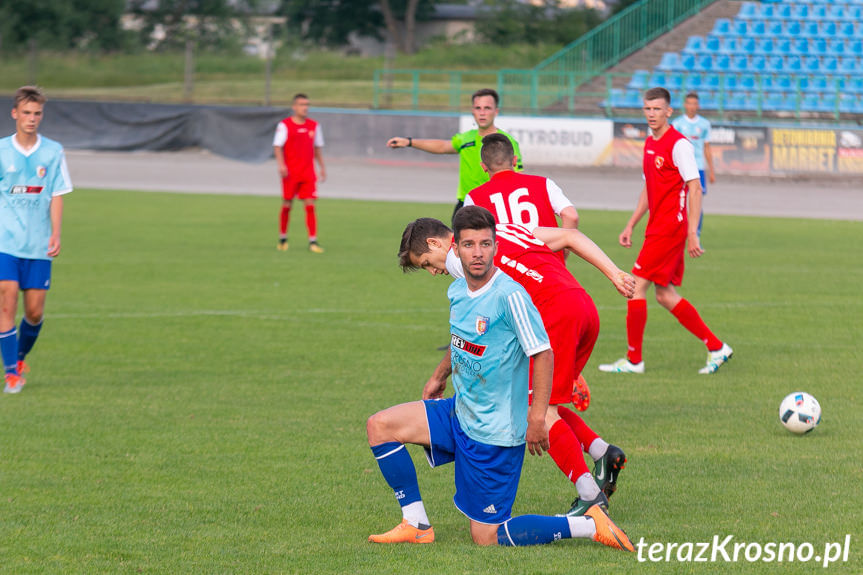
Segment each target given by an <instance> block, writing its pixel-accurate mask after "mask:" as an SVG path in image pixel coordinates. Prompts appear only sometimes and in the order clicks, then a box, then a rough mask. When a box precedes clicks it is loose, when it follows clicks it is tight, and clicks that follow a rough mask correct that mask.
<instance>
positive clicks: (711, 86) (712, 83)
mask: <svg viewBox="0 0 863 575" xmlns="http://www.w3.org/2000/svg"><path fill="white" fill-rule="evenodd" d="M861 78H863V76H861ZM701 87H702V88H703V89H707V90H718V89H719V74H704V75H702V77H701Z"/></svg>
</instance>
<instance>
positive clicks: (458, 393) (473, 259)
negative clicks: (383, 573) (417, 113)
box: [367, 206, 633, 551]
mask: <svg viewBox="0 0 863 575" xmlns="http://www.w3.org/2000/svg"><path fill="white" fill-rule="evenodd" d="M495 225H496V222H495V220H494V216H492V214H491V212H489V211H488V210H486V209H484V208H480V207H477V206H471V207H465V208H462V209H461V210H459V211H458V212H457V213H456V215H455V218H454V220H453V227H454V232H455V248H454V249H455V252H456V255H457V256H458V258H459V259H460V260H461V264H462V267H463V268H464V273H465V277H463V278H461V279H458V280H456V281H454V282H453V283H452V285H451V286H450V288H449V292H448V296H449V300H450V329H451V334H452V335H451V342H452V343H451V346H450V347H451V354H452V357H451V359H452V382H453V387H454V388H455V395H454V396H453V397H450V398H447V399H433V400H426V401H415V402H411V403H405V404H401V405H396V406H394V407H391V408H389V409H385V410H383V411H380V412H378V413H376V414H375V415H373V416H371V417H370V418H369V420H368V424H367V432H368V438H369V445H370V446H371V449H372V453H373V454H374V456H375V459H376V460H377V462H378V465H379V467H380V470H381V473H382V474H383V476H384V479H386V481H387V483H388V484H389V486H390V487H391V488H392V489H393V492H394V493H395V496H396V500H397V501H398V502H399V505H400V506H401V508H402V522H401V523H400V524H399V525H397V526H396V527H395V528H394V529H392V530H390V531H388V532H386V533H383V534H380V535H372V536H370V537H369V541H372V542H375V543H431V542H433V541H434V529H433V528H432V526H431V522H430V521H429V519H428V516H427V514H426V511H425V506H424V505H423V502H422V498H421V497H420V491H419V485H418V482H417V476H416V469H415V468H414V465H413V460H412V459H411V457H410V455H409V454H408V452H407V449H406V448H405V444H406V443H413V444H416V445H422V446H423V447H424V448H425V450H426V456H427V458H428V461H429V464H430V465H431V466H432V467H436V466H438V465H443V464H446V463H450V462H453V461H454V462H455V486H456V492H455V496H454V497H453V501H454V503H455V505H456V507H457V508H458V509H459V511H461V512H462V513H464V514H465V515H466V516H467V518H468V519H469V520H470V533H471V538H472V539H473V541H474V542H475V543H478V544H480V545H495V544H499V545H537V544H543V543H551V542H553V541H557V540H558V539H569V538H585V539H593V540H594V541H597V542H600V543H603V544H604V545H608V546H610V547H615V548H617V549H624V550H627V551H632V550H633V546H632V543H631V542H630V541H629V538H628V537H627V536H626V534H625V533H624V532H623V531H622V530H621V529H620V528H619V527H617V526H616V525H615V524H614V523H613V522H612V521H611V519H610V518H609V517H608V515H607V514H606V512H605V510H604V509H603V508H602V507H601V506H600V505H594V506H592V507H591V508H590V509H588V510H587V512H586V513H585V514H584V515H583V516H579V517H566V516H562V517H550V516H544V515H521V516H517V517H513V516H512V506H513V503H514V501H515V496H516V491H517V489H518V482H519V478H520V476H521V467H522V462H523V460H524V450H525V444H527V447H528V449H529V451H530V452H531V454H533V455H542V453H543V451H548V449H549V441H548V430H547V429H546V424H545V416H546V411H547V410H548V401H549V397H550V394H551V384H552V370H553V367H554V359H553V357H552V351H551V346H550V345H549V342H548V336H547V335H546V332H545V328H544V327H543V324H542V319H541V318H540V315H539V312H538V311H537V309H536V307H534V305H533V303H532V302H531V300H530V297H529V296H528V294H527V292H525V290H524V288H523V287H521V286H520V285H519V284H518V283H516V282H515V281H513V280H512V279H511V278H509V277H508V276H507V275H506V274H504V273H503V272H502V271H501V270H499V269H498V268H496V267H495V266H494V255H495V251H496V249H497V245H496V241H495ZM530 358H533V402H532V404H531V405H530V407H528V404H527V397H528V371H529V365H530Z"/></svg>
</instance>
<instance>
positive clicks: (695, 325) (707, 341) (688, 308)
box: [671, 299, 722, 351]
mask: <svg viewBox="0 0 863 575" xmlns="http://www.w3.org/2000/svg"><path fill="white" fill-rule="evenodd" d="M671 314H672V315H673V316H674V317H676V318H677V321H679V322H680V324H681V325H682V326H683V327H685V328H686V329H688V330H689V331H690V332H692V335H694V336H695V337H697V338H698V339H700V340H701V341H702V342H704V345H706V346H707V349H708V350H710V351H716V350H717V349H719V348H720V347H722V342H721V341H720V340H719V339H717V337H716V336H715V335H713V332H712V331H710V328H708V327H707V324H705V323H704V321H703V320H702V319H701V316H700V315H698V310H696V309H695V308H694V307H693V306H692V304H691V303H689V302H688V301H686V300H685V299H681V300H680V301H679V302H678V303H677V305H676V306H674V309H673V310H671Z"/></svg>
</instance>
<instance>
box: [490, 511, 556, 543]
mask: <svg viewBox="0 0 863 575" xmlns="http://www.w3.org/2000/svg"><path fill="white" fill-rule="evenodd" d="M570 537H572V534H571V533H570V530H569V521H568V519H567V518H566V517H549V516H546V515H519V516H518V517H513V518H512V519H510V520H509V521H507V522H506V523H504V524H502V525H501V526H500V527H498V528H497V543H498V545H503V546H519V547H520V546H523V545H545V544H546V543H551V542H553V541H557V540H558V539H569V538H570Z"/></svg>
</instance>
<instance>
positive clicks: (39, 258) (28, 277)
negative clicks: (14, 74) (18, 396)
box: [0, 86, 72, 393]
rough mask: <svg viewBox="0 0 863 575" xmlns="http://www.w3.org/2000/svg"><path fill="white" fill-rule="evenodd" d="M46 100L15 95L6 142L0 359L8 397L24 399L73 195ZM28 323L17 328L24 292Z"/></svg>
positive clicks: (0, 146)
mask: <svg viewBox="0 0 863 575" xmlns="http://www.w3.org/2000/svg"><path fill="white" fill-rule="evenodd" d="M44 107H45V96H44V95H43V94H42V91H41V90H39V89H38V88H35V87H32V86H25V87H23V88H20V89H19V90H18V91H17V92H16V93H15V100H14V107H13V108H12V118H13V119H14V120H15V134H13V135H12V136H9V137H6V138H3V139H0V309H2V311H0V352H2V357H3V367H4V370H5V383H6V385H5V387H4V388H3V391H4V392H5V393H18V392H20V391H21V388H22V387H23V385H24V383H25V379H24V375H25V374H26V373H27V372H28V371H29V368H28V366H27V364H26V363H25V362H24V358H25V357H26V356H27V354H28V353H29V352H30V350H31V349H32V348H33V344H34V343H36V338H37V337H38V336H39V330H40V329H41V328H42V316H43V314H44V311H45V296H46V294H47V292H48V289H49V288H50V287H51V260H52V259H53V258H54V257H56V256H57V255H58V254H59V253H60V226H61V223H62V219H63V195H64V194H67V193H69V192H71V191H72V182H71V180H70V179H69V171H68V169H67V168H66V158H65V156H64V155H63V146H61V145H60V144H59V143H57V142H55V141H53V140H49V139H48V138H45V137H43V136H40V135H39V124H40V123H41V122H42V114H43V109H44ZM19 291H21V292H22V293H23V294H24V317H23V318H22V319H21V325H20V326H19V328H18V329H16V328H15V313H16V311H17V310H18V292H19Z"/></svg>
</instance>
